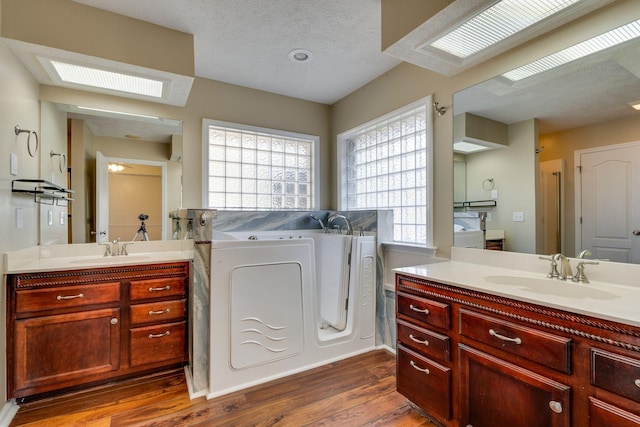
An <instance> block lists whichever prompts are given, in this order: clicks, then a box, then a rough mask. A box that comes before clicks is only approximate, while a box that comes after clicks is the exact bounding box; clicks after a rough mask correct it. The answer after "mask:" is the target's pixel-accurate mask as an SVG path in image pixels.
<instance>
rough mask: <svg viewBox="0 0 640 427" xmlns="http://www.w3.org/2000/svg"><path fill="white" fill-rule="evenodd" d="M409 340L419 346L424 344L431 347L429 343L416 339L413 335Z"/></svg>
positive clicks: (410, 335)
mask: <svg viewBox="0 0 640 427" xmlns="http://www.w3.org/2000/svg"><path fill="white" fill-rule="evenodd" d="M409 339H411V341H413V342H417V343H418V344H422V345H425V346H428V345H429V341H427V340H421V339H418V338H416V337H414V336H413V334H409Z"/></svg>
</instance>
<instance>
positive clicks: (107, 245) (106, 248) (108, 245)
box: [98, 243, 111, 256]
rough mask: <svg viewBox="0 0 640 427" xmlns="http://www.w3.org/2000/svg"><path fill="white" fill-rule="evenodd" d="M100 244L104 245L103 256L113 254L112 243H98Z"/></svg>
mask: <svg viewBox="0 0 640 427" xmlns="http://www.w3.org/2000/svg"><path fill="white" fill-rule="evenodd" d="M98 244H99V245H100V246H104V255H102V256H109V255H111V243H98Z"/></svg>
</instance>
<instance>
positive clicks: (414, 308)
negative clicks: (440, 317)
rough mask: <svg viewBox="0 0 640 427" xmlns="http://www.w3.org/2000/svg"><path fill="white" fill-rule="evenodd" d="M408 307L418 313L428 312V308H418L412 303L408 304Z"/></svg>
mask: <svg viewBox="0 0 640 427" xmlns="http://www.w3.org/2000/svg"><path fill="white" fill-rule="evenodd" d="M409 308H410V309H411V310H413V311H417V312H418V313H424V314H429V309H428V308H425V309H422V308H418V307H416V306H415V305H413V304H409Z"/></svg>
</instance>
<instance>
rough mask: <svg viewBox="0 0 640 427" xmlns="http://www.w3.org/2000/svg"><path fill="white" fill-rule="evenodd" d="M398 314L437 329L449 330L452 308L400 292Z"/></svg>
mask: <svg viewBox="0 0 640 427" xmlns="http://www.w3.org/2000/svg"><path fill="white" fill-rule="evenodd" d="M397 304H398V313H399V314H403V315H405V316H408V317H411V318H413V319H415V320H417V321H419V322H422V323H424V324H427V325H431V326H435V327H437V328H442V329H449V324H450V320H449V319H450V314H449V313H450V306H449V304H443V303H440V302H437V301H433V300H430V299H427V298H420V297H416V296H413V295H409V294H405V293H402V292H398V294H397Z"/></svg>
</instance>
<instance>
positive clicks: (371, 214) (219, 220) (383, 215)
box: [187, 209, 393, 397]
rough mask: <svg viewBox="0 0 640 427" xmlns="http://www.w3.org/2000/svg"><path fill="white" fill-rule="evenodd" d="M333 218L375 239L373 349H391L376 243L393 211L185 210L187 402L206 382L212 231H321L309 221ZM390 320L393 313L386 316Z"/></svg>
mask: <svg viewBox="0 0 640 427" xmlns="http://www.w3.org/2000/svg"><path fill="white" fill-rule="evenodd" d="M334 213H337V214H341V215H344V216H346V217H347V218H349V220H350V221H351V224H352V227H353V230H354V234H359V233H360V230H361V229H362V230H363V232H365V233H366V234H367V235H371V234H375V235H376V236H377V241H378V243H377V261H376V280H377V288H376V344H377V345H383V344H384V345H388V346H390V347H391V346H393V341H392V336H391V330H390V328H389V326H388V325H389V323H388V319H387V317H388V316H387V310H386V304H385V295H384V289H383V280H382V273H383V267H384V253H383V250H382V246H381V244H380V242H382V241H389V240H393V237H392V236H393V212H391V211H373V210H368V211H349V212H345V211H332V210H314V211H293V212H292V211H222V210H213V209H189V210H188V213H187V217H188V218H190V219H192V223H193V226H194V241H195V246H194V269H193V270H194V271H193V286H192V291H191V294H192V298H191V304H192V306H191V316H192V318H193V323H192V324H193V330H192V334H193V337H192V340H191V343H192V357H191V366H190V369H191V371H190V376H191V378H190V379H189V381H190V384H189V387H190V388H189V392H190V395H191V396H192V397H197V396H202V395H205V394H206V392H207V389H208V378H209V372H208V371H209V367H208V366H209V359H208V357H209V350H208V349H209V324H208V319H209V287H210V283H209V280H210V277H211V276H210V260H211V240H212V235H213V231H214V230H215V231H217V232H245V231H277V230H320V224H318V222H317V221H315V220H313V219H312V218H311V216H310V215H311V214H314V215H316V216H317V217H318V218H320V219H321V220H322V221H323V222H324V223H325V224H326V222H327V220H328V218H329V216H330V215H332V214H334ZM390 316H393V311H392V312H391V313H390Z"/></svg>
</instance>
